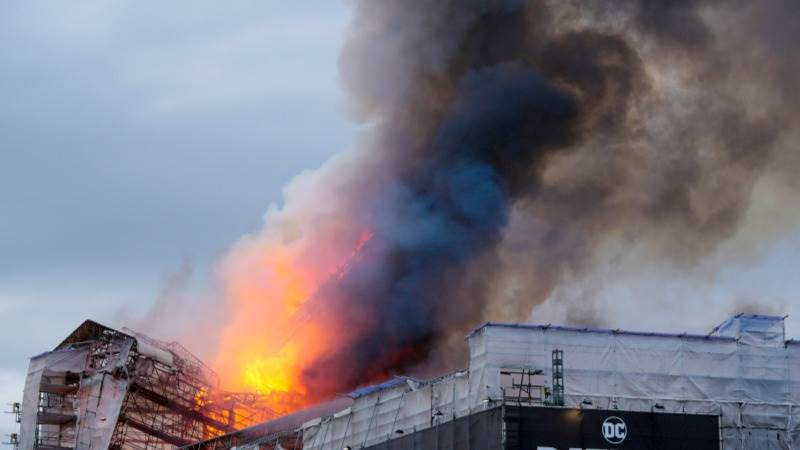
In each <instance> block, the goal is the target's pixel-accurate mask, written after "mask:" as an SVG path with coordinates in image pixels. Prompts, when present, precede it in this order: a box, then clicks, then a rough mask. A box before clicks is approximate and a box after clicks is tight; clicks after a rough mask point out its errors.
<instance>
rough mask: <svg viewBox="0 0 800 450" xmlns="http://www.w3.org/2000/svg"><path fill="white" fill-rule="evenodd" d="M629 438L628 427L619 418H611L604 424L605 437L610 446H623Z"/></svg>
mask: <svg viewBox="0 0 800 450" xmlns="http://www.w3.org/2000/svg"><path fill="white" fill-rule="evenodd" d="M627 436H628V427H627V426H626V425H625V422H624V421H623V420H622V419H620V418H619V417H616V416H611V417H609V418H608V419H606V420H605V422H603V437H604V438H605V439H606V441H608V443H609V444H621V443H622V441H624V440H625V437H627Z"/></svg>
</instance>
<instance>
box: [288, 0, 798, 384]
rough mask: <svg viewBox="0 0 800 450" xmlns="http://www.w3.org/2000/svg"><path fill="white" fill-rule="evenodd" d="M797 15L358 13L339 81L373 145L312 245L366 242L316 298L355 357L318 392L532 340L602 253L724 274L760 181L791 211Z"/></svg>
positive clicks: (458, 2)
mask: <svg viewBox="0 0 800 450" xmlns="http://www.w3.org/2000/svg"><path fill="white" fill-rule="evenodd" d="M797 5H798V3H797V2H796V1H792V0H787V1H764V2H744V1H728V2H723V1H711V0H708V1H688V0H640V1H611V0H594V1H567V0H557V1H556V0H554V1H522V0H483V1H478V0H437V1H430V0H386V1H369V0H363V1H360V2H357V8H356V16H355V19H354V22H353V25H352V29H351V32H350V35H349V39H348V42H347V45H346V47H345V48H344V50H343V53H342V56H341V72H342V77H343V81H344V84H345V86H346V87H347V89H348V90H349V92H350V93H351V95H352V106H353V112H354V114H355V116H356V117H357V118H358V120H360V121H362V122H363V123H365V124H368V126H369V129H370V132H369V135H368V136H367V137H366V138H365V141H366V142H364V143H363V145H362V146H360V148H358V149H356V150H355V151H354V152H352V154H351V155H350V156H349V157H348V158H349V159H346V160H345V161H344V162H342V161H338V162H335V163H332V164H331V167H329V168H325V169H323V172H325V174H323V175H320V177H321V179H324V180H325V182H324V183H325V184H326V186H325V187H324V188H322V189H325V190H329V191H332V192H334V194H331V195H332V198H334V199H335V201H334V204H335V208H331V210H330V211H328V212H327V213H326V214H325V215H323V214H319V215H318V217H317V220H316V222H315V223H317V224H318V225H319V226H323V225H322V224H331V223H339V222H340V221H344V220H340V219H342V218H345V217H346V221H348V222H355V223H356V224H357V225H358V226H353V227H352V228H353V229H365V230H370V232H371V233H372V239H371V240H370V241H369V242H368V244H367V245H366V246H365V247H364V249H363V255H362V257H361V258H360V259H359V261H358V262H357V263H356V264H354V265H353V267H352V269H351V270H350V271H349V272H348V273H347V275H346V276H345V277H344V278H343V279H341V280H337V281H336V282H334V283H329V284H327V285H325V286H324V287H323V288H322V290H321V291H320V292H319V293H318V296H319V297H320V298H322V299H324V302H325V307H324V310H325V315H326V319H325V320H326V321H327V322H328V324H329V327H330V329H332V330H336V332H337V333H340V334H343V335H344V336H345V337H344V338H343V339H341V345H338V346H337V347H336V348H334V349H332V350H331V351H330V352H328V353H327V354H325V355H324V356H323V357H320V358H319V359H317V360H316V361H314V362H313V363H312V364H309V365H308V367H307V368H306V370H305V372H304V377H305V381H306V384H307V385H308V386H313V389H314V390H315V392H318V393H319V394H320V396H324V395H328V394H331V393H336V392H342V391H347V390H348V389H350V388H352V387H354V386H357V385H359V384H362V383H365V382H369V381H374V379H375V378H379V377H381V376H385V375H387V374H390V373H392V372H401V371H407V370H410V369H413V368H415V367H416V368H418V369H419V368H420V367H428V368H431V367H435V366H452V364H454V363H460V361H459V358H460V356H461V354H460V353H458V352H459V351H460V350H455V349H456V348H461V346H462V344H461V342H460V340H461V338H462V337H463V335H464V333H465V332H466V331H467V330H468V329H470V328H471V327H473V326H475V325H476V324H478V323H480V322H481V321H483V320H487V319H497V320H515V321H524V320H525V319H526V318H527V317H528V314H529V313H530V310H531V308H532V307H533V306H534V305H536V304H538V303H541V302H542V301H544V300H545V299H546V298H548V296H550V295H551V294H552V293H553V290H554V289H555V288H556V287H557V286H558V285H559V283H561V282H562V281H563V280H564V277H565V276H566V275H567V274H568V275H569V276H573V277H575V276H577V277H580V275H581V274H582V273H584V272H586V271H587V270H589V268H590V266H591V265H592V264H594V263H596V262H597V261H599V260H601V259H602V258H600V256H601V255H600V254H601V253H602V251H603V248H605V246H607V245H611V244H610V243H614V245H615V246H617V247H619V246H622V247H623V248H625V246H626V245H630V246H631V247H633V246H635V247H636V248H637V249H638V251H639V252H640V253H642V254H644V255H646V256H647V257H648V258H652V259H657V260H660V261H664V262H665V263H667V264H671V265H675V266H678V267H686V268H690V267H691V266H692V264H695V263H696V262H697V261H699V260H701V259H702V258H703V257H704V256H706V255H708V254H710V253H712V252H714V250H715V249H716V248H717V247H718V246H719V245H720V243H721V242H723V241H725V240H726V239H728V238H729V237H731V236H732V235H734V234H735V233H736V231H737V230H738V228H739V225H740V223H741V221H742V219H743V217H744V216H745V214H746V213H747V211H748V207H749V205H750V204H751V195H752V192H753V189H754V186H755V185H756V183H757V182H759V180H762V179H764V178H769V179H771V180H775V183H777V185H779V186H785V187H786V189H787V192H791V191H792V190H793V189H792V185H791V184H790V183H791V179H792V177H791V176H787V175H789V174H791V171H792V169H794V168H797V167H798V166H800V165H798V164H797V162H798V156H797V152H794V151H793V150H794V149H795V147H796V144H794V142H796V141H795V140H793V137H794V138H796V137H797V123H798V122H797V119H798V115H797V111H798V94H797V92H798V89H797V88H796V87H795V85H796V82H797V81H798V80H797V78H798V75H797V74H798V70H797V69H798V67H797V66H798V64H799V63H798V61H800V55H798V50H797V49H798V46H797V45H796V43H797V42H798V38H800V27H797V26H796V23H798V22H797V21H798V20H800V11H798V6H797ZM317 192H318V191H317ZM291 200H292V199H291V198H288V199H287V208H288V209H291V205H290V203H291ZM326 211H327V210H326ZM286 214H290V213H286ZM329 228H330V227H329ZM642 249H644V250H642ZM587 311H590V312H591V311H592V309H591V306H590V305H587ZM580 320H581V321H584V322H590V321H591V318H587V317H583V318H581V319H580ZM455 341H459V342H458V346H452V345H450V344H451V343H452V342H455ZM420 370H421V369H420ZM330 374H335V376H331V375H330Z"/></svg>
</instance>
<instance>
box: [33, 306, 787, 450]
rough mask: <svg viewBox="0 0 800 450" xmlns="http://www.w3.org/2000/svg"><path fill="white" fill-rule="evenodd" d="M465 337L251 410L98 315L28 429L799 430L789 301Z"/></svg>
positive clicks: (769, 435)
mask: <svg viewBox="0 0 800 450" xmlns="http://www.w3.org/2000/svg"><path fill="white" fill-rule="evenodd" d="M466 341H467V344H468V346H469V355H470V357H469V367H468V368H466V369H464V370H460V371H456V372H452V373H449V374H446V375H443V376H440V377H437V378H434V379H428V380H420V379H416V378H413V377H394V378H391V379H389V380H388V381H385V382H383V383H381V384H377V385H371V386H366V387H362V388H359V389H357V390H355V391H353V392H351V393H349V394H347V395H342V396H339V397H337V398H334V399H332V400H328V401H325V402H321V403H320V404H318V405H315V406H312V407H309V408H306V409H303V410H301V411H298V412H295V413H293V414H289V415H286V416H283V417H280V418H276V419H272V420H267V421H264V422H262V423H258V424H254V425H252V426H245V425H247V424H253V422H254V421H255V420H259V418H260V419H263V418H264V417H266V416H269V414H270V413H269V410H265V409H263V408H264V406H265V405H258V404H256V403H254V402H253V400H254V399H250V400H248V401H243V400H242V399H238V398H235V396H231V395H230V394H224V393H216V394H215V393H214V392H213V390H212V387H211V385H210V384H209V383H208V381H206V380H208V375H203V374H202V371H203V370H201V369H202V367H203V366H202V365H200V364H199V362H198V361H196V360H192V359H188V357H187V354H186V353H184V352H185V351H183V350H180V351H176V350H175V349H177V348H180V347H177V346H175V345H174V344H173V345H172V346H164V345H163V344H162V345H154V344H153V343H154V342H155V341H152V340H150V339H145V338H143V337H142V336H141V335H136V334H134V333H132V332H129V333H121V332H118V331H114V330H111V329H109V328H106V327H102V326H100V325H98V324H96V323H93V322H87V323H85V324H84V325H82V326H81V327H80V328H79V329H78V330H76V331H75V332H74V333H73V334H71V335H70V336H69V337H68V338H67V340H65V341H64V343H62V344H60V345H59V346H58V347H57V348H56V350H54V351H53V352H48V353H46V354H43V355H40V356H37V357H34V358H32V360H31V369H30V373H29V375H28V380H27V383H26V390H25V397H24V401H23V404H22V408H21V420H22V426H21V434H20V438H19V444H20V448H22V449H23V450H28V449H33V448H42V449H44V448H75V449H90V448H118V449H128V448H131V449H135V448H142V449H162V448H163V449H167V448H175V447H177V446H183V447H182V448H183V449H185V450H212V449H214V450H217V449H234V448H235V449H240V450H244V449H247V450H258V449H271V450H275V449H287V450H288V449H291V450H300V449H309V450H341V449H359V448H363V449H375V450H378V449H380V450H388V449H401V450H404V449H420V450H427V449H431V450H432V449H453V450H456V449H458V450H460V449H473V450H491V449H498V450H499V449H510V450H511V449H537V450H542V449H547V450H551V449H556V450H562V449H573V448H660V449H665V450H672V449H676V450H677V449H685V448H692V449H694V450H706V449H707V450H718V449H720V448H722V449H724V450H767V449H792V448H796V446H797V445H798V442H800V422H798V420H797V417H798V408H800V345H798V343H797V342H795V341H793V340H786V339H785V332H784V325H783V318H782V317H776V316H759V315H738V316H735V317H732V318H731V319H729V320H727V321H725V322H724V323H723V324H721V325H720V326H718V327H716V328H715V329H714V330H713V331H712V332H711V333H709V334H707V335H692V334H667V333H650V332H633V331H623V330H606V329H590V328H572V327H560V326H551V325H525V324H508V323H491V322H489V323H486V324H484V325H482V326H480V327H479V328H477V329H475V330H474V331H472V332H471V333H470V334H469V335H468V336H467V338H466ZM156 344H157V343H156ZM123 361H127V363H121V362H123ZM156 366H158V367H162V368H163V369H164V371H163V372H154V371H158V369H156V368H155V367H156ZM330 376H336V374H335V373H331V374H330ZM215 395H219V396H221V397H219V398H222V400H213V399H215ZM258 414H261V415H260V416H259V415H258Z"/></svg>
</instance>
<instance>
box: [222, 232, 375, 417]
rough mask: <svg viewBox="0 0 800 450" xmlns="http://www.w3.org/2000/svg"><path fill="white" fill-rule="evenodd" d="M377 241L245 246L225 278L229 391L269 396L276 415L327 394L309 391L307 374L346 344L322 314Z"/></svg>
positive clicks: (225, 364)
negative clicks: (331, 289)
mask: <svg viewBox="0 0 800 450" xmlns="http://www.w3.org/2000/svg"><path fill="white" fill-rule="evenodd" d="M371 238H372V234H371V233H369V232H362V233H360V235H359V236H358V238H357V239H356V241H355V243H351V244H350V245H349V249H348V246H346V245H341V246H338V245H332V246H328V248H325V249H322V248H318V249H317V250H318V252H315V251H313V249H308V248H304V246H303V245H297V244H296V243H295V244H294V245H286V244H281V243H277V242H275V241H274V240H269V241H267V242H260V245H255V246H253V245H248V246H243V247H242V249H241V250H240V251H239V252H238V253H236V254H235V257H233V258H230V261H229V262H228V266H227V269H226V271H225V281H226V284H227V287H228V295H229V297H230V298H231V300H232V302H233V305H232V306H233V309H232V317H231V318H230V322H229V324H228V326H227V327H226V328H225V329H224V330H223V332H222V335H221V341H220V348H219V353H218V357H217V360H216V364H215V365H216V368H217V370H218V371H219V372H220V374H221V375H222V378H223V383H224V384H225V387H226V388H227V389H230V390H235V391H251V392H252V391H255V392H258V393H260V394H262V395H265V396H267V397H268V398H269V399H270V402H271V406H270V407H271V409H272V410H273V411H275V412H276V413H278V414H286V413H289V412H291V411H293V410H296V409H298V408H301V407H303V406H306V405H309V404H311V403H313V402H316V401H319V400H321V399H322V397H323V396H324V395H325V393H320V392H317V391H315V390H314V389H312V388H311V387H309V386H307V385H305V383H304V381H303V372H304V371H305V370H307V369H308V368H309V366H310V365H311V364H312V363H313V362H314V361H316V360H318V359H319V358H322V357H324V356H325V355H326V354H328V353H329V352H331V351H332V350H333V349H335V348H336V347H337V346H338V345H341V344H342V339H346V337H345V336H343V333H340V332H338V330H336V329H333V327H334V326H335V325H334V324H333V322H332V321H330V320H327V318H326V315H325V314H324V312H323V311H320V308H321V307H323V306H324V303H325V301H326V299H325V298H324V296H323V295H321V294H320V293H319V289H320V287H321V286H323V285H324V284H325V283H332V282H336V281H337V280H338V279H341V278H343V277H344V276H345V275H346V274H347V272H348V270H349V268H350V267H351V265H352V264H353V263H355V262H356V261H357V260H358V258H359V256H360V255H361V250H362V249H363V247H364V246H365V245H366V244H367V242H368V241H369V240H370V239H371Z"/></svg>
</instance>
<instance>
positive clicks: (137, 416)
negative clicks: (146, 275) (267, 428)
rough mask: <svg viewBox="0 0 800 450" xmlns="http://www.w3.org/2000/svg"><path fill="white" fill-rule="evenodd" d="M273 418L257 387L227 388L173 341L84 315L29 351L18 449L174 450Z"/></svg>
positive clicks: (20, 415) (20, 412) (17, 443)
mask: <svg viewBox="0 0 800 450" xmlns="http://www.w3.org/2000/svg"><path fill="white" fill-rule="evenodd" d="M272 417H274V414H273V413H272V412H271V411H270V410H269V408H268V405H266V404H265V403H264V402H263V399H262V398H260V397H259V396H257V395H254V394H241V393H231V392H225V391H222V390H220V389H219V388H218V382H217V380H216V379H215V375H214V373H213V372H212V371H211V370H210V369H208V368H207V367H205V366H204V365H203V364H202V362H200V361H199V360H198V359H197V358H195V357H194V356H193V355H191V354H190V353H189V352H188V351H187V350H186V349H184V348H183V347H181V346H180V345H178V344H176V343H164V342H159V341H156V340H154V339H151V338H148V337H147V336H144V335H142V334H139V333H136V332H134V331H132V330H124V331H118V330H114V329H112V328H108V327H105V326H103V325H101V324H98V323H96V322H92V321H86V322H84V323H83V324H82V325H81V326H80V327H78V328H77V329H76V330H75V331H74V332H72V333H71V334H70V335H69V336H68V337H67V338H66V339H65V340H64V342H62V343H61V344H59V345H58V346H57V347H56V348H55V349H54V350H53V351H50V352H46V353H43V354H41V355H38V356H35V357H33V358H31V362H30V366H29V369H28V376H27V378H26V380H25V390H24V392H23V401H22V406H21V408H20V409H19V421H20V433H19V438H18V441H17V442H15V444H16V445H17V447H18V448H19V449H21V450H32V449H51V450H53V449H56V450H58V449H81V450H93V449H97V450H100V449H143V450H145V449H171V448H176V447H179V446H182V445H187V444H190V443H193V442H198V441H202V440H206V439H208V438H210V437H214V436H219V435H223V434H226V433H231V432H234V431H236V430H238V429H241V428H244V427H246V426H249V425H252V424H254V423H259V422H263V421H265V420H267V419H268V418H272Z"/></svg>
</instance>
